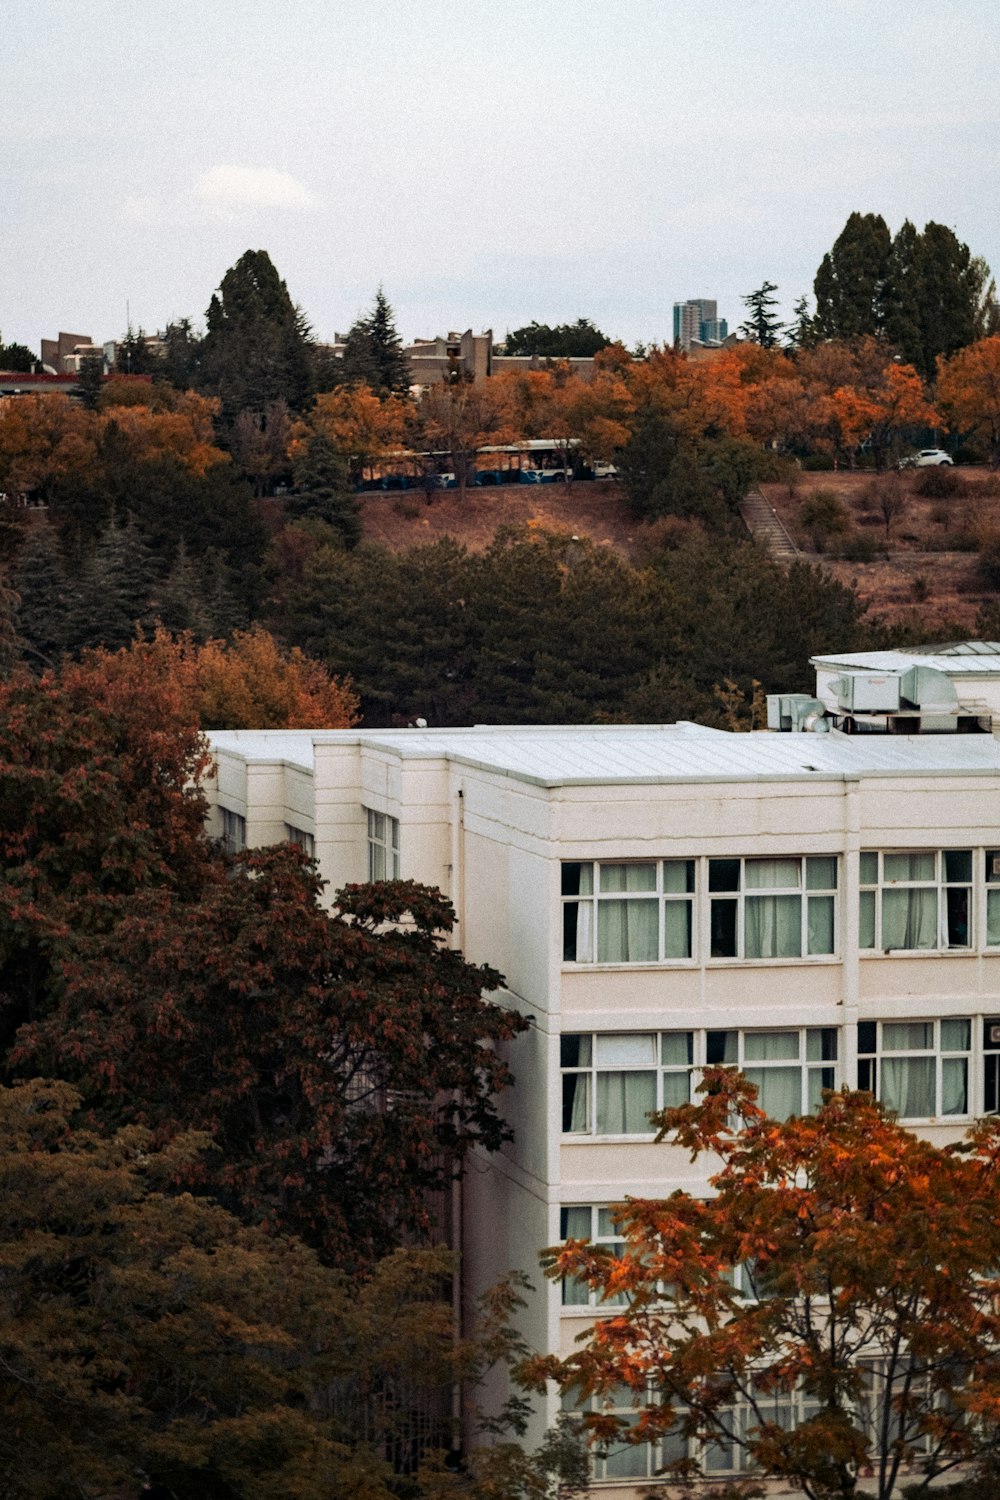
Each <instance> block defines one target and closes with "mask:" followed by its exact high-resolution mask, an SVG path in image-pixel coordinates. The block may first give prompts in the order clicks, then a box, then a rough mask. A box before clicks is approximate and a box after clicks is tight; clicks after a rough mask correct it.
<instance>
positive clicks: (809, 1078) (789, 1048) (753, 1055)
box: [705, 1026, 837, 1120]
mask: <svg viewBox="0 0 1000 1500" xmlns="http://www.w3.org/2000/svg"><path fill="white" fill-rule="evenodd" d="M705 1061H706V1063H707V1064H708V1065H709V1066H710V1067H716V1066H719V1065H731V1066H734V1067H738V1068H739V1069H740V1071H741V1072H742V1073H743V1075H744V1077H745V1078H746V1079H747V1080H748V1081H749V1082H750V1083H752V1084H755V1085H756V1088H757V1103H758V1105H759V1106H760V1108H761V1109H762V1110H764V1111H765V1113H766V1114H769V1115H770V1116H771V1118H772V1119H773V1120H787V1119H789V1117H790V1116H792V1115H808V1114H812V1113H813V1111H814V1110H817V1109H819V1107H820V1105H821V1104H822V1102H823V1090H824V1089H833V1088H836V1087H837V1028H836V1027H835V1026H807V1027H795V1028H792V1029H789V1030H787V1031H709V1032H707V1033H706V1036H705Z"/></svg>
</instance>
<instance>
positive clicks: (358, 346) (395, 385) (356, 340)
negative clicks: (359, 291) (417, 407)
mask: <svg viewBox="0 0 1000 1500" xmlns="http://www.w3.org/2000/svg"><path fill="white" fill-rule="evenodd" d="M342 378H343V380H344V381H346V382H347V384H349V385H358V384H362V385H369V386H371V388H372V390H373V391H376V392H377V393H378V394H379V395H397V396H406V395H407V394H408V393H409V389H410V385H411V384H412V381H413V376H412V374H411V372H410V362H409V360H408V359H407V358H406V355H405V354H404V353H403V346H402V344H401V343H400V340H399V335H398V333H397V332H396V323H395V318H394V315H393V311H392V308H391V307H390V305H389V300H388V298H387V297H386V295H385V292H384V291H383V290H382V288H381V287H379V289H378V291H377V292H376V293H375V301H374V302H373V303H372V307H371V311H370V312H369V313H367V315H366V316H364V317H362V318H359V319H358V320H357V322H356V323H355V324H354V325H353V326H352V328H351V329H350V331H349V333H348V335H347V340H346V343H345V346H344V359H343V375H342Z"/></svg>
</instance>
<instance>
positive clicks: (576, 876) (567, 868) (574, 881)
mask: <svg viewBox="0 0 1000 1500" xmlns="http://www.w3.org/2000/svg"><path fill="white" fill-rule="evenodd" d="M593 889H594V867H593V865H592V864H590V862H589V861H588V863H587V864H577V863H576V862H574V861H572V860H568V861H566V862H565V863H564V864H563V867H562V893H563V895H564V896H589V895H590V894H591V893H592V891H593Z"/></svg>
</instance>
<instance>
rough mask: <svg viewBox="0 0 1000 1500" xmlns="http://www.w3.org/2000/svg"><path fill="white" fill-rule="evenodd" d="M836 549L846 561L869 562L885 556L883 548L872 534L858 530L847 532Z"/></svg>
mask: <svg viewBox="0 0 1000 1500" xmlns="http://www.w3.org/2000/svg"><path fill="white" fill-rule="evenodd" d="M837 551H838V555H839V556H840V557H842V558H844V559H845V560H846V561H847V562H858V563H870V562H875V561H876V560H877V559H878V558H880V557H884V556H885V548H884V547H883V546H880V545H879V543H878V542H877V541H876V540H875V538H874V537H873V536H865V534H864V533H863V532H860V531H851V532H849V533H848V535H847V536H846V537H845V538H844V540H843V541H842V542H841V544H840V546H839V547H838V549H837Z"/></svg>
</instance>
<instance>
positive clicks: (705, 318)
mask: <svg viewBox="0 0 1000 1500" xmlns="http://www.w3.org/2000/svg"><path fill="white" fill-rule="evenodd" d="M728 337H729V324H728V323H727V322H726V319H725V318H720V317H719V308H718V303H716V302H715V301H714V300H710V299H709V298H707V297H700V298H696V299H694V300H692V301H689V302H675V303H674V347H675V348H676V349H683V350H684V351H685V352H687V351H688V350H690V349H691V348H692V346H694V345H702V346H705V347H708V348H713V347H716V346H718V345H720V344H723V343H725V341H726V339H727V338H728Z"/></svg>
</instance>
